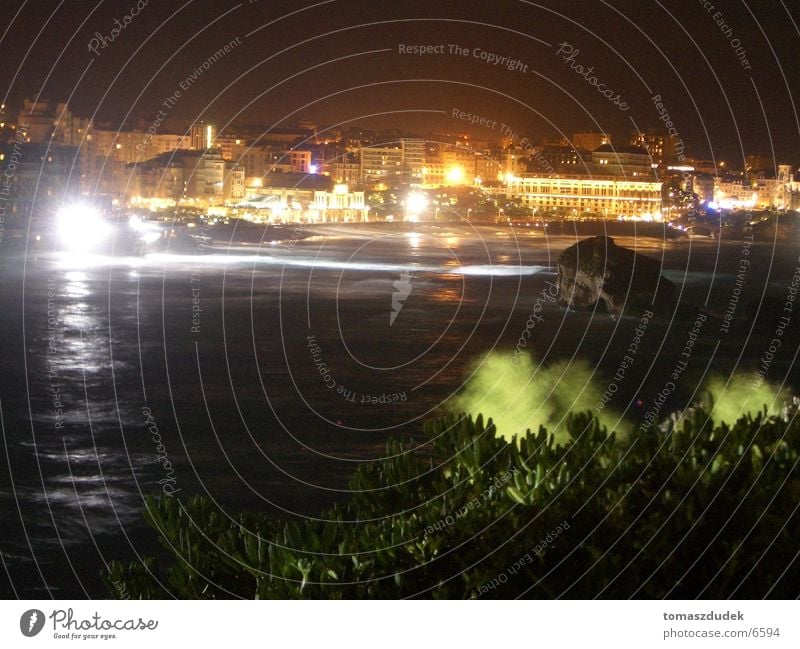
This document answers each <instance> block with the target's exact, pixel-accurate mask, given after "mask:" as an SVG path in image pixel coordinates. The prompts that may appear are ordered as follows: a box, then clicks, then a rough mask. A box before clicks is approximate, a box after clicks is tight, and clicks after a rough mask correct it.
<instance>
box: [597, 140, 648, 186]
mask: <svg viewBox="0 0 800 649" xmlns="http://www.w3.org/2000/svg"><path fill="white" fill-rule="evenodd" d="M592 165H593V169H590V170H589V171H590V173H593V174H594V173H597V174H600V175H604V176H622V177H623V178H640V177H641V178H653V177H654V173H653V163H652V161H651V159H650V155H649V154H648V153H647V151H646V150H645V149H643V148H641V147H637V146H621V147H615V146H613V145H611V144H604V145H603V146H601V147H599V148H597V149H595V150H594V151H592Z"/></svg>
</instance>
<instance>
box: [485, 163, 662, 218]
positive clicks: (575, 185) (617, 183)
mask: <svg viewBox="0 0 800 649" xmlns="http://www.w3.org/2000/svg"><path fill="white" fill-rule="evenodd" d="M484 191H486V192H487V193H489V194H494V195H501V196H503V195H504V196H509V197H511V198H518V199H520V201H521V203H522V204H523V205H525V206H526V207H529V208H531V209H535V210H537V211H539V210H540V211H541V212H552V213H561V214H570V215H572V216H578V217H580V216H594V217H603V218H618V217H625V218H631V217H634V218H645V219H653V220H659V219H661V183H660V182H655V181H644V180H628V179H623V178H619V177H609V176H605V177H589V176H570V177H567V176H544V175H536V174H524V175H522V176H512V175H509V176H508V177H507V178H506V180H505V185H504V186H502V187H487V188H485V190H484Z"/></svg>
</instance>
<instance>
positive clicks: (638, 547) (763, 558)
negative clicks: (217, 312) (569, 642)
mask: <svg viewBox="0 0 800 649" xmlns="http://www.w3.org/2000/svg"><path fill="white" fill-rule="evenodd" d="M687 417H688V418H687V419H684V420H682V421H681V422H679V424H678V425H677V426H676V427H675V428H674V429H673V430H668V431H663V430H658V429H656V430H654V431H652V432H651V433H648V434H647V435H644V436H639V437H634V438H631V439H630V440H629V441H626V442H620V441H618V440H616V439H615V436H614V435H609V434H607V432H606V430H605V429H604V428H603V427H602V426H601V425H600V424H599V423H598V422H597V421H596V420H594V419H592V418H591V417H590V416H589V415H588V414H576V415H571V416H569V418H568V422H567V428H568V430H569V431H570V433H571V436H572V439H570V440H569V441H567V442H566V443H565V444H560V443H556V441H555V439H554V437H553V436H552V435H550V434H548V433H547V432H546V431H545V430H544V429H543V428H540V429H539V430H538V432H536V433H531V432H530V431H528V434H527V435H525V436H523V437H521V438H520V439H519V440H518V444H508V443H506V442H505V441H504V440H503V439H502V438H500V437H498V436H497V435H496V434H495V429H494V426H493V425H492V423H491V421H490V422H489V423H488V424H487V425H484V422H483V421H482V419H481V417H477V419H476V420H475V421H473V420H471V419H469V418H463V419H459V418H457V417H455V416H448V417H445V418H443V419H440V420H438V421H435V422H429V424H428V425H427V426H426V434H427V435H428V437H429V439H430V444H431V446H432V450H433V456H434V457H435V458H436V461H438V462H440V464H438V465H436V464H435V463H434V461H432V460H431V458H430V456H429V457H428V458H427V459H426V458H425V457H423V456H422V455H421V454H415V453H412V452H410V451H409V446H407V445H402V444H400V443H399V442H390V443H389V445H388V448H387V451H388V452H387V457H386V458H385V459H383V460H381V461H377V462H374V463H370V464H366V465H363V466H362V467H361V468H360V469H359V470H358V471H357V473H356V474H355V476H354V478H353V480H352V483H351V487H352V490H353V495H352V499H351V500H350V501H349V502H348V503H347V504H345V505H344V506H337V507H335V508H334V509H333V510H332V511H329V512H327V513H326V514H325V515H324V516H323V517H322V518H324V519H325V520H290V521H276V520H268V519H267V518H265V517H264V516H261V515H257V514H254V513H248V514H240V515H238V516H235V517H229V516H228V514H227V513H226V512H224V511H220V510H218V509H217V508H216V507H214V506H213V505H212V504H211V502H210V501H209V500H208V499H206V498H202V497H194V498H192V499H190V500H188V501H185V502H184V501H181V500H179V499H178V498H177V497H173V498H169V497H163V498H162V499H161V500H153V499H151V500H149V501H148V505H147V513H146V516H147V519H148V521H149V522H150V524H151V525H152V526H153V527H154V528H155V529H156V530H157V531H158V533H159V535H160V536H161V539H162V542H163V544H164V546H165V548H166V549H167V552H166V556H167V560H161V561H157V560H155V559H149V560H147V561H146V562H145V563H144V564H140V563H132V564H131V565H129V566H123V565H122V564H120V563H116V562H115V563H113V564H112V565H111V568H110V571H109V573H108V574H107V575H106V580H107V583H108V584H109V586H110V587H111V591H112V592H117V590H118V589H117V590H115V589H114V588H113V585H114V584H120V583H122V584H123V585H124V589H123V591H124V592H126V596H127V595H129V596H130V597H134V598H136V597H139V598H162V597H167V596H175V597H179V598H230V597H243V598H401V597H414V596H418V597H434V598H470V597H478V596H481V597H517V596H523V597H531V598H553V597H567V598H592V597H596V596H599V597H607V598H627V597H630V596H634V597H640V598H661V597H672V598H694V597H707V598H726V597H740V598H755V597H764V596H769V597H782V598H788V597H796V596H797V594H798V592H797V584H798V583H799V582H798V578H800V569H799V568H798V562H797V561H796V560H795V559H796V556H795V553H796V543H795V541H794V540H795V538H796V533H797V520H798V518H797V514H796V504H797V503H798V502H800V480H799V479H798V468H797V460H798V443H800V424H798V422H797V419H796V418H792V419H791V420H790V421H788V422H787V421H784V420H783V419H781V418H777V417H769V416H767V415H766V413H761V414H758V415H756V416H751V415H747V416H745V417H742V418H741V419H739V420H738V421H737V422H736V423H735V424H733V425H732V426H729V425H727V424H724V423H722V424H714V423H713V422H712V421H711V420H710V419H709V418H708V417H707V416H706V415H705V413H703V412H701V411H695V412H692V413H691V414H690V415H688V416H687ZM565 522H566V523H567V524H568V528H567V526H566V525H564V523H565ZM554 530H558V534H556V533H555V532H554ZM562 530H563V532H562ZM534 548H535V549H536V551H534ZM525 557H527V558H525ZM501 575H503V576H504V577H505V578H503V577H501ZM487 585H491V587H489V586H487Z"/></svg>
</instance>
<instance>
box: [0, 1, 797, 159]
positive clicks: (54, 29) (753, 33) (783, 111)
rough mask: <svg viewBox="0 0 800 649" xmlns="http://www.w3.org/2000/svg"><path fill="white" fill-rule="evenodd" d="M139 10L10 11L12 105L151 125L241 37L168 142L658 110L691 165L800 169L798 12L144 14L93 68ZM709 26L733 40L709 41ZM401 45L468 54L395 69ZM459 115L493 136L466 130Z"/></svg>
mask: <svg viewBox="0 0 800 649" xmlns="http://www.w3.org/2000/svg"><path fill="white" fill-rule="evenodd" d="M136 4H137V0H114V1H105V2H95V1H92V0H65V1H63V2H56V1H53V0H50V1H47V0H33V1H30V2H21V1H11V0H3V3H2V11H3V14H4V15H3V18H4V20H3V21H2V23H0V24H5V25H6V26H7V27H6V28H5V33H4V34H3V39H2V54H3V65H2V68H0V75H2V80H1V81H0V83H1V85H2V88H3V92H4V94H5V96H6V103H10V104H12V105H14V104H17V103H19V102H20V101H21V100H22V99H23V98H24V97H35V96H40V97H42V98H54V99H62V100H63V99H66V98H70V101H71V104H72V105H73V107H74V112H76V113H77V114H79V115H82V116H91V115H95V116H96V118H97V119H107V120H113V121H115V122H120V121H122V120H125V119H127V120H130V121H133V120H135V119H140V118H143V119H152V116H155V115H156V114H157V113H158V110H159V109H160V108H162V107H163V106H162V103H163V102H164V100H165V99H166V98H167V97H169V96H170V95H173V93H174V92H175V90H180V85H179V84H180V83H181V82H182V81H185V80H186V79H187V78H188V77H189V76H190V75H191V74H192V73H193V71H194V70H195V68H197V67H198V66H200V65H201V64H202V63H203V62H204V61H206V60H207V59H208V58H209V57H210V56H212V55H213V54H214V52H215V51H216V50H217V49H218V48H220V47H222V46H223V45H224V44H226V43H228V42H230V41H232V40H233V39H235V38H237V37H239V38H240V39H241V45H239V46H237V47H235V48H234V49H233V50H232V51H231V52H230V53H229V54H227V55H226V56H224V58H222V59H220V60H219V61H218V62H216V63H215V64H214V65H213V66H210V67H209V69H208V70H207V71H205V72H203V73H202V74H201V75H200V76H199V77H197V78H196V80H195V81H194V82H192V83H191V86H190V87H189V88H188V90H186V91H182V96H181V97H180V98H179V99H178V101H177V103H176V104H175V105H174V106H172V107H171V108H170V109H169V110H168V111H167V112H168V119H169V122H168V123H167V126H175V127H177V126H182V125H183V123H184V122H186V121H191V120H194V119H197V118H198V117H201V118H204V119H207V120H212V121H215V122H216V123H218V124H219V125H224V124H225V123H227V122H228V121H231V120H232V121H234V122H237V123H264V124H267V125H271V124H278V123H284V124H285V123H287V122H291V121H293V120H297V119H298V118H305V119H309V120H311V121H314V122H316V123H323V124H330V123H338V122H355V123H360V124H364V125H366V126H371V127H397V128H402V129H411V130H415V131H418V132H421V133H425V132H430V131H450V132H453V131H465V130H471V132H472V133H473V134H474V135H475V136H477V137H485V138H490V139H497V138H498V136H499V124H500V123H507V124H509V125H510V126H511V127H512V128H514V130H515V131H518V132H524V133H527V134H530V135H532V136H542V135H555V134H557V133H559V132H563V133H565V134H568V135H569V134H571V133H572V132H574V131H578V130H606V131H609V132H611V133H613V134H614V135H615V136H616V137H617V138H619V137H622V136H623V135H624V136H625V137H626V138H627V136H628V134H629V133H630V131H632V130H634V124H636V125H638V127H640V128H645V127H648V126H655V125H657V124H658V113H657V111H656V109H655V107H654V105H653V102H652V100H651V98H652V96H653V95H654V94H660V95H661V97H662V98H663V102H664V105H665V107H666V110H667V111H668V113H669V115H670V117H671V118H672V120H673V122H674V124H675V127H676V129H677V131H678V133H679V136H680V137H681V138H682V139H683V141H684V143H685V145H686V150H687V154H691V155H696V156H700V157H710V156H711V155H714V156H715V157H716V158H717V159H718V160H719V159H723V160H730V161H731V162H732V163H734V164H736V163H737V162H738V161H740V160H741V159H742V157H743V156H744V154H747V153H766V154H771V153H772V151H773V148H774V152H775V156H776V157H777V159H778V160H779V161H787V162H791V163H795V164H797V163H800V146H798V145H800V126H799V123H798V114H797V107H796V106H795V105H794V103H793V102H800V96H797V97H792V95H791V92H790V91H791V90H795V89H796V88H797V87H798V82H800V69H798V68H799V67H800V66H799V65H798V62H799V61H800V56H798V52H800V31H798V25H799V24H800V2H798V0H761V1H758V2H755V1H753V0H747V1H745V0H713V2H712V1H709V2H707V3H706V4H707V5H708V6H709V7H710V6H712V5H715V7H714V8H713V9H709V8H707V7H706V6H704V1H703V0H608V1H603V0H572V1H570V0H541V1H539V2H523V1H521V0H470V1H462V2H454V1H437V0H398V1H395V2H389V1H383V0H372V1H367V0H329V1H327V2H323V1H313V0H312V1H306V0H301V1H293V2H290V1H288V0H270V1H264V0H256V1H254V2H249V1H248V0H242V1H241V2H218V1H208V0H189V1H186V2H184V1H181V0H176V1H172V2H167V1H159V0H149V1H148V2H147V5H146V6H145V7H144V8H143V9H142V10H141V12H140V13H139V15H138V16H135V17H133V18H132V19H131V21H130V24H129V25H128V26H127V27H125V29H124V30H122V31H121V32H120V33H119V34H118V35H117V36H116V38H114V39H113V41H109V42H108V43H107V46H106V47H105V48H104V49H98V52H99V54H98V55H95V54H93V53H92V52H90V51H89V50H88V45H89V42H90V39H91V38H92V37H93V36H94V35H95V33H99V34H100V35H102V36H104V37H106V38H108V37H110V36H111V34H112V32H111V30H112V29H113V28H114V27H115V23H114V19H115V18H116V19H118V20H119V21H124V20H125V16H126V15H128V14H130V13H131V9H132V8H134V7H135V6H136ZM717 12H721V16H718V17H717V20H724V23H725V24H726V25H728V26H729V28H730V29H728V28H725V27H721V26H718V24H717V20H715V14H717ZM258 28H260V29H258ZM254 30H256V31H254ZM726 32H727V33H726ZM736 39H738V41H739V43H737V42H736ZM565 42H566V43H569V44H570V46H571V47H573V48H575V49H578V50H580V51H579V53H578V54H577V55H576V56H575V58H574V63H573V64H575V65H577V64H580V65H583V66H584V67H588V66H594V75H595V76H596V78H597V82H598V83H604V84H606V88H609V89H613V90H614V91H615V93H619V95H620V99H621V100H623V101H625V102H626V103H627V104H628V105H629V110H627V111H622V110H620V108H618V107H617V106H615V105H613V103H612V102H611V101H609V100H608V99H606V98H605V97H603V96H602V95H601V94H600V93H599V92H598V90H597V89H596V88H594V87H592V86H591V85H590V84H589V82H588V81H587V80H586V79H585V78H583V77H581V76H579V75H578V74H577V73H576V72H575V71H574V70H572V69H570V64H569V63H568V62H565V61H564V60H563V57H562V56H558V55H557V54H556V52H557V51H558V49H559V44H560V43H565ZM732 42H733V44H734V45H736V44H739V46H740V47H741V48H743V51H745V52H746V58H747V61H748V62H749V65H750V67H751V68H752V69H751V70H747V69H745V68H744V67H743V65H742V64H741V63H740V60H739V58H738V57H737V55H736V52H735V47H734V46H732ZM400 44H408V45H419V44H423V45H428V44H430V45H444V46H445V50H446V51H447V50H449V48H448V46H449V45H450V44H453V45H459V46H460V47H464V48H469V52H470V53H469V55H468V56H457V55H451V54H450V53H449V52H448V53H445V54H431V55H425V56H413V55H402V54H400V53H399V52H398V46H399V45H400ZM476 48H480V49H481V50H483V51H484V52H489V53H492V54H496V55H498V56H507V57H510V58H512V59H519V60H520V61H521V62H522V64H524V65H527V71H526V72H525V71H509V70H508V69H506V68H504V67H502V66H494V65H490V64H488V63H487V62H486V61H484V60H481V59H480V58H476V57H475V56H474V55H473V53H474V51H475V49H476ZM374 50H389V51H378V52H375V51H374ZM795 94H796V95H797V93H795ZM454 107H457V108H460V109H462V110H465V111H467V112H469V113H476V114H479V115H481V116H484V117H486V118H487V119H488V120H489V122H491V121H496V122H497V125H496V126H495V128H486V127H479V126H476V127H474V128H472V129H469V128H468V127H467V125H466V124H465V123H464V122H460V121H459V120H456V119H454V118H453V117H452V114H451V113H452V109H453V108H454ZM435 111H443V112H435ZM379 113H383V115H382V116H380V117H372V118H368V116H369V115H375V114H379Z"/></svg>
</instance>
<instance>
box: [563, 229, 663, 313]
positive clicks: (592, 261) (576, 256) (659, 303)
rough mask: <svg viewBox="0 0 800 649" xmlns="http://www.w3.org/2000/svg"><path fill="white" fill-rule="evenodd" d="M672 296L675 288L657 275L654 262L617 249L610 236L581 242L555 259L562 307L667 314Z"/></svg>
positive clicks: (655, 261)
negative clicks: (648, 310) (633, 309)
mask: <svg viewBox="0 0 800 649" xmlns="http://www.w3.org/2000/svg"><path fill="white" fill-rule="evenodd" d="M674 296H675V285H674V284H673V283H672V282H670V281H669V280H668V279H665V278H664V277H662V276H661V263H660V262H659V261H658V260H657V259H653V258H651V257H646V256H645V255H640V254H639V253H636V252H634V251H633V250H628V249H627V248H623V247H621V246H618V245H617V244H615V243H614V240H613V239H612V238H611V237H605V236H599V237H592V238H590V239H584V240H583V241H579V242H578V243H576V244H574V245H572V246H570V247H569V248H567V249H566V250H565V251H564V252H563V253H561V256H560V257H559V258H558V299H559V302H560V303H561V304H563V305H565V306H569V307H572V308H576V309H590V308H595V306H597V307H599V308H600V309H601V310H607V311H609V312H610V313H616V314H620V313H622V312H623V310H625V309H626V308H628V309H630V308H631V307H633V308H635V309H636V310H637V311H640V312H641V310H642V309H650V310H653V311H659V312H668V311H669V310H670V309H671V308H672V307H673V306H674Z"/></svg>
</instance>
